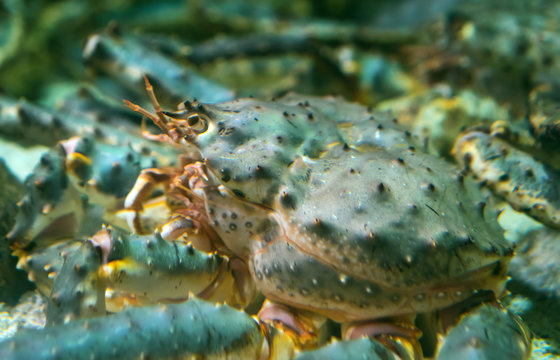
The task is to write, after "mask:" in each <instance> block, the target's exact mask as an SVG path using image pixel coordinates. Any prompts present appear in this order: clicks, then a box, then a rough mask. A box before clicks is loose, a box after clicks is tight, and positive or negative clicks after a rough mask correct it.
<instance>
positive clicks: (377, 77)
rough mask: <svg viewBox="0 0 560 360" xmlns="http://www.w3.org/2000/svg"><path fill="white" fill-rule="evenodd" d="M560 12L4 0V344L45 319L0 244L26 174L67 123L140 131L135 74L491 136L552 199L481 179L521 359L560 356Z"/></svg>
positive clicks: (399, 4)
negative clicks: (493, 217) (497, 234)
mask: <svg viewBox="0 0 560 360" xmlns="http://www.w3.org/2000/svg"><path fill="white" fill-rule="evenodd" d="M558 19H560V1H552V0H549V1H546V0H540V1H539V0H537V1H521V0H512V1H505V0H486V1H484V0H465V1H456V0H425V1H414V0H401V1H368V0H356V1H342V0H325V1H319V0H299V1H293V2H292V1H281V0H245V1H242V0H212V1H204V0H191V1H147V0H140V1H131V0H110V1H108V0H100V1H85V0H84V1H71V0H66V1H65V0H60V1H46V0H44V1H42V0H33V1H23V0H5V1H3V2H2V4H0V160H1V161H0V165H1V166H0V204H1V206H0V341H2V340H7V339H9V338H10V337H11V336H13V335H14V334H15V333H16V332H17V331H19V330H20V329H23V328H40V327H42V326H43V325H44V321H45V320H44V316H45V315H44V308H45V300H44V296H45V295H48V290H46V287H44V286H45V285H44V283H43V282H42V281H40V280H36V279H34V278H33V277H32V276H30V275H28V273H27V272H26V271H23V270H18V269H17V267H18V266H17V263H18V257H20V258H23V257H25V255H24V254H25V253H26V252H27V251H31V250H30V249H28V248H25V247H24V248H19V249H17V250H15V249H14V246H13V244H10V242H9V241H8V239H7V234H8V233H9V232H10V230H11V229H12V227H13V226H14V223H15V221H16V213H17V206H16V203H17V202H18V201H20V200H21V199H22V197H23V196H24V193H25V191H26V188H25V185H24V182H25V179H26V178H27V176H28V175H29V174H31V173H32V172H33V171H34V168H35V167H36V165H37V164H38V163H39V162H40V161H41V160H40V159H41V156H42V155H43V154H44V153H46V152H47V151H49V149H51V148H54V147H56V146H57V143H58V142H59V141H61V140H64V139H67V138H69V137H71V136H74V135H76V134H83V133H87V132H91V133H99V132H101V133H103V132H111V131H113V130H110V129H113V128H118V129H119V131H122V132H123V133H128V134H131V135H130V136H131V138H132V137H135V136H136V137H137V138H140V137H141V134H140V126H141V124H140V119H139V116H137V114H135V113H134V112H132V111H131V110H129V109H128V108H126V106H124V105H123V102H122V100H123V99H127V100H130V101H132V102H133V103H136V104H140V105H141V106H142V107H144V108H146V109H151V103H150V99H149V98H148V96H147V95H146V91H145V86H144V79H143V76H144V75H146V76H147V77H148V78H149V79H150V81H151V82H152V83H153V85H154V88H156V91H157V94H158V99H159V100H160V102H161V104H162V107H163V108H168V109H169V108H171V109H174V108H175V107H176V105H177V104H178V103H180V102H182V101H184V100H193V99H197V100H199V101H200V102H203V103H217V102H223V101H229V100H232V99H234V98H238V97H247V96H254V97H256V98H260V99H270V98H272V97H280V96H282V95H285V94H287V93H290V92H296V93H301V94H310V95H340V96H342V97H344V98H345V99H347V100H350V101H355V102H359V103H361V104H363V105H366V106H368V107H371V109H373V110H375V111H389V112H391V113H392V114H393V115H394V116H395V117H397V118H398V119H399V122H400V123H401V124H404V125H405V126H407V127H408V128H409V129H410V132H411V133H412V134H414V135H415V136H418V137H419V138H420V139H422V142H423V144H424V146H425V150H426V151H427V152H429V153H432V154H435V155H437V156H440V157H443V158H445V159H447V160H449V161H451V162H457V160H456V159H454V157H453V156H452V154H451V152H452V148H453V144H454V142H455V139H456V138H457V137H458V136H459V135H460V134H461V132H462V131H464V130H465V129H467V128H477V129H484V131H487V132H489V133H492V134H496V133H499V135H498V136H499V137H501V138H503V139H505V140H507V142H508V143H509V145H510V146H511V147H512V150H511V151H510V152H511V153H515V151H519V152H520V153H522V154H523V156H524V158H523V159H524V160H520V161H519V162H518V164H519V166H522V165H523V164H524V161H525V162H527V163H529V162H530V163H531V164H534V166H536V167H538V168H539V169H540V168H542V169H543V170H542V171H543V174H545V175H543V177H542V178H539V179H538V180H539V181H538V182H536V183H535V184H536V185H535V187H536V189H534V193H535V194H537V195H535V197H536V198H537V199H542V202H543V203H545V204H546V206H547V209H552V210H550V211H548V210H547V211H541V210H540V208H539V207H538V206H537V207H535V203H534V202H533V203H532V202H531V201H530V200H527V201H528V202H523V199H521V200H519V199H511V197H509V196H508V194H506V193H507V192H508V191H509V190H503V189H502V188H500V186H501V185H499V184H498V185H496V184H494V183H492V180H489V179H483V180H482V181H481V188H483V189H484V190H485V191H488V196H491V197H493V198H494V201H495V202H496V205H495V206H496V208H497V209H499V210H500V211H501V215H500V217H499V222H500V224H501V225H502V227H503V228H504V230H505V236H506V239H507V240H508V241H511V242H514V243H516V244H517V254H516V256H515V258H514V259H513V260H512V263H511V265H510V268H509V276H511V280H510V281H509V282H508V285H507V290H508V291H507V294H505V296H504V297H503V298H502V302H503V303H504V304H506V305H507V307H508V309H509V310H510V311H512V312H513V313H515V314H517V315H519V316H520V317H521V318H522V319H523V320H524V322H525V323H526V324H527V326H528V327H529V328H530V329H531V331H532V332H533V350H532V358H533V359H554V358H560V347H559V346H560V343H559V342H560V265H558V259H560V175H559V174H560V92H559V91H560V23H559V22H558ZM149 126H152V125H149ZM150 129H151V131H152V132H155V130H154V129H155V127H150ZM119 134H120V133H119ZM116 136H121V135H116ZM122 136H125V135H122ZM127 136H128V135H127ZM162 151H163V152H165V151H168V150H162ZM165 155H166V156H167V155H169V157H171V156H174V155H176V154H174V153H173V152H172V151H169V152H168V153H165ZM520 156H521V155H520ZM139 161H140V160H139ZM142 161H144V160H142ZM145 161H146V162H147V161H148V160H145ZM150 161H151V160H150ZM158 161H159V160H158ZM163 163H165V160H163ZM143 167H148V165H145V166H144V165H143ZM101 175H103V174H101ZM105 175H106V177H105V178H103V180H105V181H107V182H108V183H109V184H108V185H107V187H108V188H110V189H111V191H113V190H114V191H115V192H118V191H121V190H120V189H121V188H118V189H116V190H115V188H116V187H117V185H114V184H111V181H115V182H116V181H117V180H116V179H114V178H111V176H112V175H111V174H109V173H108V174H105ZM131 178H132V180H131V181H132V184H133V182H134V181H133V180H134V178H135V176H133V177H131ZM515 180H516V179H515V178H512V177H510V178H502V179H500V180H499V181H498V182H501V184H503V183H504V182H505V183H507V184H511V183H513V182H514V181H515ZM118 181H121V180H118ZM123 181H124V180H123ZM124 182H126V181H124ZM132 184H128V183H127V184H124V185H123V184H122V183H119V185H118V186H122V187H123V188H126V187H127V186H128V187H130V186H131V185H132ZM512 186H513V185H512ZM501 189H502V190H501ZM507 189H510V188H507ZM124 194H126V192H124V193H123V194H121V195H118V196H123V195H124ZM96 226H97V225H96V224H92V225H91V229H82V230H83V233H84V234H85V233H86V232H88V231H90V235H91V234H93V233H95V231H97V228H96ZM19 267H22V266H21V265H20V266H19ZM45 292H47V293H46V294H45ZM41 294H42V295H41Z"/></svg>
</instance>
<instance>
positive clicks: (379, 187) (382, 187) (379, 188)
mask: <svg viewBox="0 0 560 360" xmlns="http://www.w3.org/2000/svg"><path fill="white" fill-rule="evenodd" d="M386 190H387V187H386V186H385V185H384V184H383V183H382V182H379V184H377V191H378V192H379V193H380V194H383V193H384V192H385V191H386Z"/></svg>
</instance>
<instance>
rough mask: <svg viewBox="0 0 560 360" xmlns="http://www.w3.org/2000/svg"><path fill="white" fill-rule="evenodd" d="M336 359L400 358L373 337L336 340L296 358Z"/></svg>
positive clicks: (304, 359)
mask: <svg viewBox="0 0 560 360" xmlns="http://www.w3.org/2000/svg"><path fill="white" fill-rule="evenodd" d="M335 359H372V360H374V359H386V360H398V359H399V358H398V357H397V356H396V355H395V354H393V353H392V352H390V351H389V350H388V349H387V348H386V347H385V346H384V345H382V344H381V343H379V342H378V341H377V340H375V339H372V338H360V339H355V340H345V341H334V342H332V343H331V344H329V345H327V346H324V347H322V348H320V349H317V350H312V351H305V352H302V353H301V354H299V355H298V356H297V357H296V360H335Z"/></svg>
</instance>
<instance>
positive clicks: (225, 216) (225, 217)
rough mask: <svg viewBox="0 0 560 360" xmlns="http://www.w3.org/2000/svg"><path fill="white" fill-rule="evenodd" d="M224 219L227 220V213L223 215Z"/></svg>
mask: <svg viewBox="0 0 560 360" xmlns="http://www.w3.org/2000/svg"><path fill="white" fill-rule="evenodd" d="M222 219H224V220H225V219H227V213H226V212H223V213H222Z"/></svg>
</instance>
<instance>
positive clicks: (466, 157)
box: [463, 153, 473, 166]
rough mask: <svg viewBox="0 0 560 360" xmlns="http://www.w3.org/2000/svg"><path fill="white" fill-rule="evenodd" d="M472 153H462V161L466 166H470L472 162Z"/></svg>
mask: <svg viewBox="0 0 560 360" xmlns="http://www.w3.org/2000/svg"><path fill="white" fill-rule="evenodd" d="M472 160H473V158H472V155H471V153H465V155H463V162H464V163H465V165H466V166H470V165H471V163H472Z"/></svg>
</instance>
